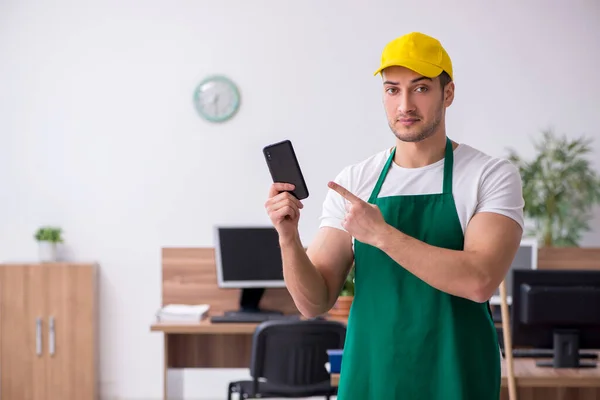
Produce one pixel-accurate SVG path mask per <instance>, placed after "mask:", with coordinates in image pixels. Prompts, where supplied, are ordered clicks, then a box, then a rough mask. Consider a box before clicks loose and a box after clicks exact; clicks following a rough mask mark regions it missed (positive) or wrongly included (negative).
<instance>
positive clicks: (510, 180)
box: [320, 144, 525, 234]
mask: <svg viewBox="0 0 600 400" xmlns="http://www.w3.org/2000/svg"><path fill="white" fill-rule="evenodd" d="M390 152H391V149H386V150H383V151H380V152H378V153H376V154H374V155H373V156H371V157H369V158H367V159H366V160H364V161H361V162H359V163H357V164H353V165H350V166H347V167H346V168H344V169H343V170H342V171H341V172H340V173H339V174H338V176H337V177H336V178H335V182H337V183H338V184H340V185H342V186H343V187H345V188H346V189H348V190H349V191H350V192H352V193H354V194H355V195H356V196H358V197H360V198H361V199H363V200H365V201H368V200H369V197H370V196H371V192H372V191H373V188H374V187H375V184H376V183H377V179H378V178H379V175H380V173H381V171H382V170H383V167H384V166H385V162H386V161H387V159H388V157H389V155H390ZM443 178H444V159H441V160H440V161H438V162H436V163H433V164H430V165H427V166H425V167H421V168H402V167H400V166H398V165H397V164H396V163H394V162H392V164H391V166H390V170H389V172H388V174H387V176H386V178H385V181H384V182H383V186H382V187H381V191H380V192H379V197H384V196H394V195H413V194H435V193H442V183H443ZM452 192H453V195H454V202H455V204H456V211H457V213H458V218H459V220H460V224H461V226H462V230H463V234H464V232H465V229H466V227H467V225H468V223H469V221H470V220H471V218H472V217H473V216H474V215H475V214H476V213H478V212H483V211H486V212H494V213H498V214H502V215H505V216H507V217H509V218H512V219H513V220H515V221H516V222H517V223H518V224H519V225H521V227H524V221H523V206H524V203H525V202H524V200H523V189H522V182H521V176H520V174H519V171H518V169H517V168H516V167H515V166H514V165H513V164H512V163H511V162H510V161H508V160H505V159H501V158H495V157H491V156H489V155H487V154H485V153H483V152H481V151H479V150H477V149H474V148H473V147H470V146H469V145H466V144H459V145H458V147H456V149H454V171H453V180H452ZM345 204H346V200H345V199H344V198H343V197H342V196H341V195H339V194H338V193H337V192H335V191H334V190H331V189H329V190H328V192H327V195H326V196H325V200H324V202H323V209H322V214H321V218H320V226H321V227H323V226H329V227H333V228H338V229H341V230H344V228H343V227H342V220H343V219H344V215H345V213H346V208H345Z"/></svg>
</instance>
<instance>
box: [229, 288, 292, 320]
mask: <svg viewBox="0 0 600 400" xmlns="http://www.w3.org/2000/svg"><path fill="white" fill-rule="evenodd" d="M264 292H265V288H244V289H242V290H241V293H240V308H239V309H238V310H232V311H225V313H224V314H225V316H234V315H240V314H261V315H283V312H282V311H277V310H265V309H261V308H260V307H259V304H260V300H261V299H262V296H263V293H264Z"/></svg>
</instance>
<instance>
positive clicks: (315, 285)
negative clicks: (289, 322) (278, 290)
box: [280, 238, 329, 317]
mask: <svg viewBox="0 0 600 400" xmlns="http://www.w3.org/2000/svg"><path fill="white" fill-rule="evenodd" d="M280 245H281V254H282V259H283V276H284V279H285V282H286V286H287V288H288V291H289V292H290V294H291V296H292V298H293V299H294V303H295V304H296V307H297V308H298V310H299V311H300V312H301V313H302V314H303V315H304V316H307V317H315V316H317V315H320V314H322V313H323V312H324V311H325V310H326V308H327V304H328V298H329V295H328V289H327V285H326V283H325V280H324V279H323V276H322V275H321V273H320V272H319V271H318V270H317V268H316V267H315V266H314V265H313V263H312V262H311V261H310V258H309V257H308V255H307V254H306V250H305V249H304V247H303V246H302V243H301V241H300V239H299V238H294V239H292V240H289V241H285V242H284V241H282V242H280Z"/></svg>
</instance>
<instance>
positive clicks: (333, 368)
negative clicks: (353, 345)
mask: <svg viewBox="0 0 600 400" xmlns="http://www.w3.org/2000/svg"><path fill="white" fill-rule="evenodd" d="M343 352H344V350H337V349H334V350H327V355H328V356H329V373H331V374H339V373H340V370H341V368H342V354H343Z"/></svg>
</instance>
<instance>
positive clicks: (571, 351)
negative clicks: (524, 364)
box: [536, 330, 596, 368]
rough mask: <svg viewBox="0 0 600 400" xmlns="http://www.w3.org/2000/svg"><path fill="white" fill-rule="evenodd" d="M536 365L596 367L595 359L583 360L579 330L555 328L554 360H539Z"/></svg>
mask: <svg viewBox="0 0 600 400" xmlns="http://www.w3.org/2000/svg"><path fill="white" fill-rule="evenodd" d="M536 365H537V366H538V367H550V368H596V362H595V361H592V362H584V361H581V355H580V354H579V332H578V331H577V330H555V331H554V357H553V359H552V361H538V362H536Z"/></svg>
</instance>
